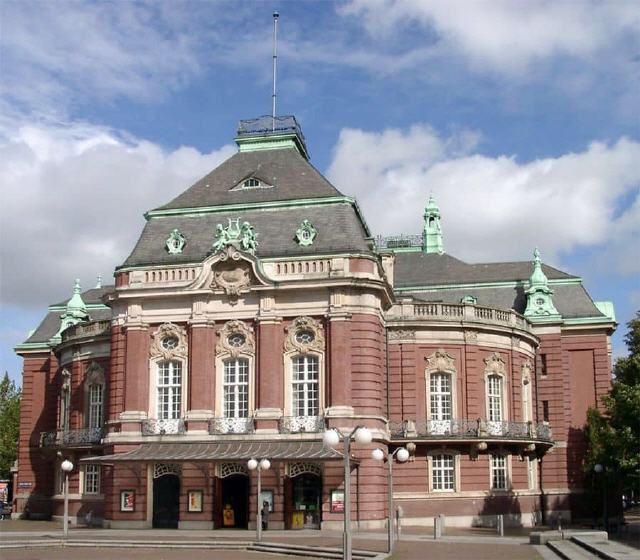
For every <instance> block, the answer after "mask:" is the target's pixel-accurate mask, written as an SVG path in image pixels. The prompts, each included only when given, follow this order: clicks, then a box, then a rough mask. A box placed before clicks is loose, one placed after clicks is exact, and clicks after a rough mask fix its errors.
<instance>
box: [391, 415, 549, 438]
mask: <svg viewBox="0 0 640 560" xmlns="http://www.w3.org/2000/svg"><path fill="white" fill-rule="evenodd" d="M389 432H390V433H391V437H392V438H418V439H419V438H434V439H449V438H455V439H493V438H501V439H522V440H531V439H535V440H543V441H551V427H550V426H549V425H548V424H547V423H545V422H538V423H534V422H506V421H505V422H491V421H488V420H482V419H478V420H423V421H419V422H414V421H413V420H405V421H404V422H389Z"/></svg>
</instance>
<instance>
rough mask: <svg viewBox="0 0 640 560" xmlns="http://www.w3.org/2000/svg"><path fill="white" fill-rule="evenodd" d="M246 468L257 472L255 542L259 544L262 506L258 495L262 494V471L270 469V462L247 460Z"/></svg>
mask: <svg viewBox="0 0 640 560" xmlns="http://www.w3.org/2000/svg"><path fill="white" fill-rule="evenodd" d="M247 467H248V468H249V470H250V471H258V497H257V498H256V504H257V506H258V513H257V515H256V540H257V541H258V542H260V541H261V540H262V504H261V503H260V494H262V478H261V473H262V471H267V470H269V469H270V468H271V461H269V459H261V460H260V461H257V460H256V459H249V460H248V461H247Z"/></svg>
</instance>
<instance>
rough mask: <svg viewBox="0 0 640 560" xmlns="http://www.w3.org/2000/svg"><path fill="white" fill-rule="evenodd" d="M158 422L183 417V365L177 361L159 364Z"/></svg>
mask: <svg viewBox="0 0 640 560" xmlns="http://www.w3.org/2000/svg"><path fill="white" fill-rule="evenodd" d="M157 391H158V399H157V406H158V420H174V419H177V418H180V416H181V406H182V364H181V363H180V362H179V361H177V360H168V361H163V362H158V382H157Z"/></svg>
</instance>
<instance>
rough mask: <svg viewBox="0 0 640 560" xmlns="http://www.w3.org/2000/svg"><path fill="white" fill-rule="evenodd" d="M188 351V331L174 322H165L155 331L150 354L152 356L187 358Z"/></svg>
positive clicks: (169, 358)
mask: <svg viewBox="0 0 640 560" xmlns="http://www.w3.org/2000/svg"><path fill="white" fill-rule="evenodd" d="M187 353H188V344H187V331H186V330H185V329H184V328H182V327H179V326H178V325H174V324H173V323H163V324H162V325H160V326H159V327H158V329H157V330H156V331H155V332H154V333H153V340H152V341H151V349H150V354H151V357H152V358H163V359H165V360H171V359H173V358H186V357H187Z"/></svg>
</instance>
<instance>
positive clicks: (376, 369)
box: [350, 314, 386, 415]
mask: <svg viewBox="0 0 640 560" xmlns="http://www.w3.org/2000/svg"><path fill="white" fill-rule="evenodd" d="M350 335H351V404H352V406H353V407H354V409H355V411H356V414H372V415H382V414H385V412H386V398H385V397H386V383H385V369H386V364H385V344H386V338H385V332H384V328H383V326H382V324H381V322H380V319H378V318H377V317H375V316H373V315H364V314H362V315H353V316H352V318H351V321H350Z"/></svg>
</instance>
